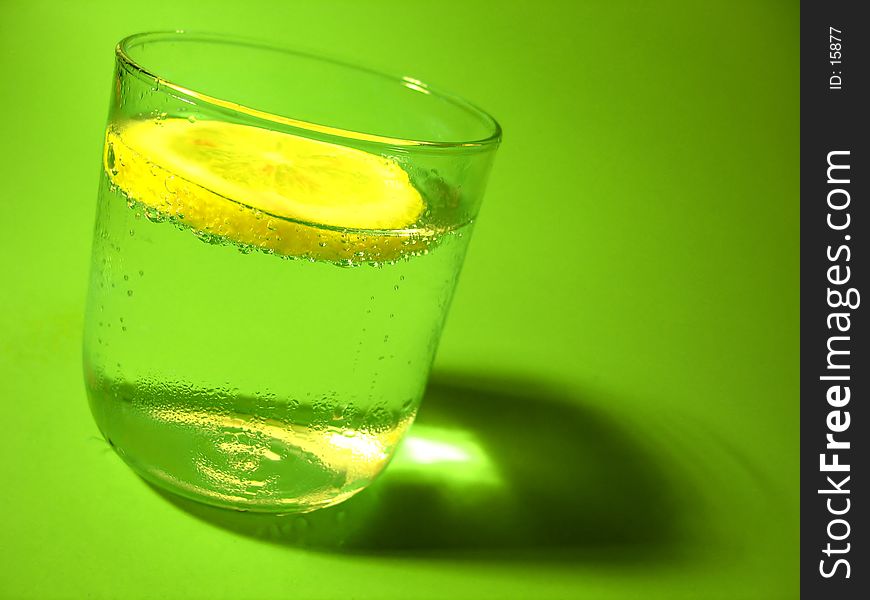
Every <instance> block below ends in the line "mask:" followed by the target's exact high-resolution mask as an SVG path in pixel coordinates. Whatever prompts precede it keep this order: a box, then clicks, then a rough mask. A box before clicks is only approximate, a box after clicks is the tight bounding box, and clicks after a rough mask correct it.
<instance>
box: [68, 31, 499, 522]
mask: <svg viewBox="0 0 870 600" xmlns="http://www.w3.org/2000/svg"><path fill="white" fill-rule="evenodd" d="M500 137H501V131H500V128H499V126H498V124H497V123H496V122H495V120H493V119H492V117H490V116H489V115H487V114H486V113H485V112H483V111H481V110H479V109H477V108H475V107H474V106H472V105H471V104H469V103H467V102H465V101H464V100H461V99H459V98H458V97H456V96H453V95H450V94H447V93H444V92H441V91H439V90H435V89H432V88H431V87H429V86H427V85H426V84H424V83H422V82H420V81H418V80H416V79H411V78H408V77H391V76H386V75H382V74H379V73H376V72H373V71H370V70H366V69H362V68H358V67H354V66H351V65H348V64H345V63H342V62H339V61H335V60H329V59H324V58H319V57H315V56H311V55H308V54H305V53H301V52H295V51H289V50H284V49H279V48H273V47H269V46H266V45H263V44H260V43H257V42H250V41H246V40H238V39H228V38H225V37H222V36H214V35H199V34H189V33H147V34H140V35H134V36H132V37H129V38H126V39H125V40H123V41H122V42H121V43H120V44H119V45H118V46H117V49H116V70H115V77H114V88H113V94H112V101H111V108H110V112H109V119H108V126H107V128H106V132H105V148H104V152H103V169H102V176H101V182H100V190H99V200H98V202H99V205H98V210H97V220H96V228H95V233H94V242H93V259H92V270H91V278H90V287H89V294H88V304H87V315H86V325H85V336H84V374H85V383H86V387H87V391H88V397H89V401H90V406H91V410H92V412H93V415H94V418H95V420H96V422H97V425H98V426H99V428H100V430H101V432H102V434H103V435H104V436H105V438H106V440H108V441H109V443H110V444H111V445H112V446H113V447H114V448H115V450H116V451H117V453H118V454H119V455H120V456H121V457H122V458H123V459H124V460H125V461H126V462H127V463H128V464H129V465H130V466H131V467H132V468H133V469H134V470H135V471H136V472H137V473H138V474H139V475H141V476H142V477H144V478H145V479H146V480H148V481H150V482H152V483H154V484H156V485H158V486H160V487H162V488H165V489H167V490H170V491H172V492H175V493H178V494H181V495H183V496H187V497H189V498H192V499H195V500H199V501H202V502H206V503H209V504H213V505H217V506H223V507H229V508H235V509H240V510H257V511H275V512H293V511H308V510H313V509H316V508H319V507H323V506H329V505H332V504H336V503H338V502H341V501H342V500H344V499H346V498H349V497H350V496H352V495H353V494H355V493H356V492H358V491H360V490H361V489H363V488H364V487H365V486H366V485H367V484H369V483H370V482H371V481H372V479H373V478H374V477H375V476H377V474H378V473H379V472H381V471H382V470H383V469H384V467H385V466H386V465H387V463H388V462H389V460H390V457H391V456H392V454H393V452H394V451H395V448H396V445H397V444H398V443H399V441H400V440H401V438H402V436H403V434H404V433H405V432H406V431H407V429H408V427H409V426H410V424H411V422H412V421H413V419H414V415H415V414H416V411H417V407H418V405H419V403H420V398H421V396H422V393H423V390H424V387H425V384H426V379H427V376H428V372H429V369H430V365H431V362H432V359H433V355H434V353H435V349H436V346H437V343H438V338H439V336H440V332H441V327H442V324H443V321H444V317H445V314H446V312H447V308H448V305H449V304H450V298H451V295H452V293H453V289H454V286H455V284H456V280H457V277H458V275H459V272H460V268H461V266H462V261H463V258H464V255H465V251H466V247H467V245H468V240H469V237H470V234H471V229H472V223H473V221H474V219H475V216H476V215H477V212H478V208H479V206H480V202H481V198H482V196H483V191H484V185H485V182H486V179H487V175H488V172H489V170H490V166H491V164H492V160H493V157H494V154H495V151H496V148H497V147H498V144H499V141H500Z"/></svg>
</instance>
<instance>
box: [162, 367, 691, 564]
mask: <svg viewBox="0 0 870 600" xmlns="http://www.w3.org/2000/svg"><path fill="white" fill-rule="evenodd" d="M660 460H661V459H656V458H654V457H653V456H651V455H650V453H649V452H648V450H646V449H645V448H644V447H643V446H642V444H641V443H640V442H638V441H637V440H636V439H634V438H633V436H632V435H631V434H630V433H629V432H628V431H627V430H626V429H625V428H623V427H621V426H620V425H619V423H617V422H615V421H613V420H611V419H609V418H608V417H606V416H605V415H604V414H603V413H602V412H600V411H598V410H596V409H594V408H593V407H592V406H591V404H590V403H589V402H584V401H583V400H582V399H578V398H571V397H566V396H565V395H563V394H560V393H559V392H557V391H555V390H554V389H553V388H549V387H548V386H546V385H544V384H542V383H540V382H535V381H528V380H518V379H515V378H510V377H505V378H496V377H475V376H471V375H458V374H435V375H433V377H432V379H431V381H430V384H429V387H428V389H427V392H426V397H425V399H424V401H423V404H422V408H421V411H420V414H419V416H418V418H417V421H416V422H415V424H414V425H413V427H412V429H411V431H410V433H409V434H408V437H407V438H406V440H405V441H404V443H403V445H402V447H401V448H400V449H399V451H398V452H397V455H396V457H395V459H394V460H393V463H392V464H391V465H390V466H389V468H388V469H387V470H386V472H384V474H383V475H381V477H380V478H379V479H378V480H377V481H376V482H375V483H374V484H372V485H371V487H370V488H369V489H367V490H365V491H364V492H362V493H361V494H359V495H358V496H355V497H354V498H351V499H350V500H348V501H346V502H344V503H343V504H340V505H338V506H335V507H332V508H327V509H323V510H319V511H316V512H313V513H309V514H303V515H270V514H256V513H244V512H234V511H229V510H224V509H219V508H213V507H210V506H206V505H203V504H199V503H196V502H192V501H189V500H187V499H184V498H181V497H178V496H175V495H173V494H169V493H167V492H163V491H162V490H160V489H158V488H153V489H154V490H155V491H156V492H157V493H159V494H160V495H161V496H163V497H164V498H165V499H166V500H168V501H169V502H171V503H172V504H174V505H175V506H177V507H178V508H180V509H182V510H184V511H185V512H187V513H190V514H191V515H193V516H195V517H197V518H199V519H202V520H204V521H207V522H209V523H211V524H213V525H216V526H219V527H222V528H225V529H229V530H231V531H234V532H237V533H240V534H243V535H247V536H252V537H255V538H258V539H262V540H265V541H269V542H273V543H279V544H286V545H291V546H294V547H303V548H311V549H316V550H324V551H332V552H335V551H339V552H346V553H363V554H388V555H403V556H421V555H425V556H426V557H430V558H435V557H446V558H449V557H456V556H457V555H461V556H462V557H463V558H468V557H478V558H488V557H490V558H495V557H498V558H499V559H511V558H516V559H522V558H528V557H534V556H540V555H541V552H542V551H546V555H547V557H548V559H552V558H554V557H562V558H565V559H569V560H573V559H577V558H582V559H583V560H604V561H615V560H619V561H623V560H634V559H637V560H650V559H666V558H668V557H670V556H672V555H673V554H674V553H675V552H678V551H679V549H680V547H681V544H680V542H681V539H682V537H683V536H682V534H681V532H682V527H681V517H682V515H684V514H685V512H686V510H685V509H686V506H685V503H687V502H688V500H687V494H686V492H687V490H686V486H685V482H679V481H675V480H674V477H675V475H674V473H675V470H674V469H673V468H671V467H669V466H668V465H664V464H661V463H660V462H659V461H660Z"/></svg>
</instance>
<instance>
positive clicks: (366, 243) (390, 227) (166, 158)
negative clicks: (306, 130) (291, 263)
mask: <svg viewBox="0 0 870 600" xmlns="http://www.w3.org/2000/svg"><path fill="white" fill-rule="evenodd" d="M104 165H105V168H106V173H107V174H108V175H109V177H110V179H111V181H112V183H113V184H115V185H116V186H118V187H119V188H120V189H121V190H123V192H124V193H125V194H126V195H127V196H128V197H129V198H131V199H133V200H135V201H138V202H140V203H142V204H144V205H146V207H150V208H152V209H155V210H157V211H158V212H159V213H160V214H161V215H163V216H166V217H170V218H174V219H177V220H178V221H181V222H182V223H184V224H186V225H188V226H190V227H192V228H193V229H195V230H197V231H200V232H203V233H206V234H212V235H216V236H221V237H224V238H228V239H230V240H233V241H235V242H239V243H241V244H244V245H252V246H256V247H259V248H261V249H263V250H267V251H271V252H275V253H278V254H282V255H286V256H294V257H307V258H314V259H323V260H332V261H344V262H346V261H355V260H359V261H386V260H394V259H396V258H399V257H400V256H402V255H404V254H408V253H414V252H416V251H419V250H421V249H422V248H423V245H424V244H425V243H427V241H428V240H429V239H431V236H432V232H431V231H424V230H422V229H419V228H414V224H415V223H416V221H417V220H418V218H419V217H420V215H421V214H422V212H423V210H424V208H425V203H424V201H423V198H422V197H421V195H420V193H419V192H418V191H417V189H416V188H415V187H414V186H413V184H412V183H411V181H410V178H409V177H408V173H407V172H405V170H404V169H402V167H401V166H400V165H399V164H398V163H396V162H395V161H393V160H391V159H389V158H384V157H382V156H378V155H375V154H371V153H368V152H363V151H361V150H357V149H354V148H348V147H345V146H339V145H336V144H330V143H326V142H322V141H318V140H312V139H308V138H304V137H299V136H295V135H290V134H286V133H280V132H276V131H270V130H267V129H261V128H257V127H250V126H246V125H238V124H235V123H226V122H221V121H190V120H188V119H178V118H169V119H160V120H156V119H155V120H139V121H129V122H127V123H124V124H122V125H115V126H112V127H110V128H109V129H108V130H107V132H106V145H105V151H104Z"/></svg>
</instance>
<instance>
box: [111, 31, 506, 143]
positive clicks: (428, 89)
mask: <svg viewBox="0 0 870 600" xmlns="http://www.w3.org/2000/svg"><path fill="white" fill-rule="evenodd" d="M166 40H175V41H193V40H207V41H211V42H217V43H221V44H227V45H241V46H248V47H250V48H255V49H261V50H268V51H272V52H280V53H283V54H289V55H293V56H296V57H300V58H304V59H309V60H314V61H320V62H324V63H330V64H332V65H334V66H338V67H342V68H346V69H352V70H354V71H357V72H359V73H364V74H366V75H369V76H372V77H378V78H380V79H383V80H386V81H390V82H392V83H395V84H396V85H401V86H404V87H406V88H408V89H411V90H413V91H415V92H420V93H423V94H426V95H431V96H434V97H436V98H438V99H440V100H443V101H446V102H449V103H451V104H453V105H454V106H456V107H457V108H460V109H463V110H465V111H466V112H468V113H470V114H472V115H474V116H475V117H476V118H478V119H479V120H480V121H481V122H482V123H485V124H486V127H487V129H488V130H489V135H487V136H485V137H483V138H480V139H474V140H460V141H436V140H425V139H414V138H402V137H392V136H386V135H381V134H376V133H368V132H364V131H355V130H352V129H344V128H341V127H335V126H331V125H327V124H323V123H315V122H312V121H306V120H304V119H296V118H293V117H290V116H285V115H281V114H277V113H274V112H269V111H265V110H260V109H258V108H255V107H253V106H247V105H243V104H239V103H237V102H232V101H229V100H223V99H221V98H217V97H215V96H212V95H209V94H205V93H203V92H198V91H196V90H193V89H190V88H187V87H185V86H184V85H182V84H181V83H179V82H175V81H169V80H167V79H164V78H163V77H161V76H160V75H159V74H157V73H155V72H154V70H151V69H148V68H146V67H144V66H143V65H141V64H139V63H138V62H137V61H136V60H135V59H134V58H133V57H132V56H131V53H130V50H131V49H132V48H133V47H135V46H136V45H138V44H141V43H146V42H149V41H166ZM115 56H116V58H117V59H118V61H119V62H120V63H121V64H122V65H123V66H125V67H126V68H127V69H128V70H132V71H133V72H134V73H136V74H138V75H140V76H144V77H146V78H148V79H149V80H152V81H153V82H154V83H155V84H157V85H158V86H163V87H166V88H169V89H171V90H172V91H173V92H174V93H177V94H180V95H181V96H182V98H183V99H188V100H191V101H195V102H197V103H205V104H209V105H211V106H213V107H216V108H218V109H221V110H222V111H229V112H232V113H236V114H243V115H246V116H249V117H255V118H257V119H259V120H263V121H267V122H271V123H275V124H279V125H283V126H285V127H292V128H293V129H296V130H302V131H305V132H310V133H315V134H319V135H325V136H329V137H331V138H337V139H343V140H353V141H358V142H368V143H374V144H377V145H381V146H390V147H396V146H398V147H402V148H409V147H411V148H417V149H433V150H441V149H467V150H472V149H483V148H487V147H491V146H492V147H494V146H497V145H498V144H499V143H500V142H501V137H502V129H501V125H499V123H498V121H497V120H496V119H495V118H494V117H493V116H492V115H490V114H489V113H488V112H486V111H485V110H483V109H482V108H480V107H478V106H476V105H475V104H473V103H471V102H469V101H467V100H465V99H464V98H462V97H461V96H458V95H456V94H453V93H450V92H447V91H444V90H442V89H440V88H437V87H432V86H430V85H428V84H427V83H424V82H423V81H420V80H419V79H416V78H413V77H410V76H403V75H392V74H390V73H385V72H383V71H379V70H376V69H372V68H369V67H365V66H362V65H358V64H355V63H352V62H348V61H346V60H343V59H339V58H334V57H332V56H329V55H326V54H321V53H315V52H312V51H308V50H302V49H296V48H292V47H287V46H281V45H276V44H272V43H270V42H265V41H261V40H257V39H253V38H246V37H239V36H234V35H225V34H220V33H211V32H196V31H188V30H175V31H171V30H165V31H148V32H142V33H135V34H133V35H129V36H126V37H124V38H123V39H121V41H119V42H118V44H117V45H116V46H115Z"/></svg>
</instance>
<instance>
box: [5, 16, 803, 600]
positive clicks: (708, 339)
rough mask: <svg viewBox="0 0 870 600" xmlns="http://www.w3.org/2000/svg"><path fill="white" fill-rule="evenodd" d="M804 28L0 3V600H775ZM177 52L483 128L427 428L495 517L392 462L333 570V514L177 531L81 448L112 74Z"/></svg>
mask: <svg viewBox="0 0 870 600" xmlns="http://www.w3.org/2000/svg"><path fill="white" fill-rule="evenodd" d="M798 24H799V11H798V3H797V2H772V1H768V2H746V1H733V0H732V1H726V0H717V1H710V2H691V1H688V0H682V1H660V2H650V1H637V2H626V1H592V2H571V3H547V2H529V3H525V2H523V3H521V2H516V3H513V2H503V3H493V2H469V1H467V0H466V1H450V2H445V1H439V2H416V3H412V2H408V1H407V0H405V1H400V2H356V1H349V2H323V3H321V2H312V1H308V2H262V1H260V2H258V1H249V2H245V3H241V2H238V3H236V2H234V3H231V2H209V3H196V2H187V1H179V0H175V1H171V2H163V1H159V0H152V1H149V2H44V1H42V2H40V1H28V2H23V1H22V2H17V1H13V2H10V0H0V72H2V75H3V86H2V91H0V114H2V116H3V119H2V126H0V127H2V137H0V181H2V182H3V189H2V193H0V201H2V209H3V210H2V213H0V215H2V218H0V240H2V241H0V244H2V248H0V250H2V252H0V266H2V280H0V286H2V291H0V402H2V409H3V414H4V415H5V417H4V418H5V419H6V421H5V426H4V428H3V433H2V437H0V451H2V459H0V481H2V486H3V491H2V493H0V507H2V509H3V520H4V525H3V527H2V528H0V597H4V598H5V597H10V598H12V597H27V598H53V597H69V598H139V597H159V598H176V597H179V598H224V597H226V598H272V597H275V598H278V597H281V598H285V597H286V598H360V599H362V598H449V597H455V598H475V599H483V598H499V599H506V598H636V597H643V598H669V599H672V598H765V599H775V598H790V597H796V596H797V593H798V592H797V590H798V550H799V524H798V515H799V504H798V481H799V474H798V467H799V461H798V423H799V416H798V351H799V330H798V312H799V291H798V283H799V274H798V267H799V259H798V245H799V232H798V224H799V221H798V198H799V194H798V152H799V124H798V117H799V95H798V84H799V50H798ZM175 28H189V29H198V30H212V31H222V32H232V33H237V34H242V35H249V36H255V37H260V38H265V39H271V40H276V41H279V42H283V43H285V44H289V45H293V46H297V47H303V48H308V49H312V50H320V51H325V52H327V53H328V54H330V55H339V56H345V57H348V58H351V59H355V60H356V61H358V62H361V63H363V64H368V65H371V66H374V67H376V68H381V69H384V70H387V71H390V72H398V73H406V74H409V75H414V76H416V77H419V78H421V79H423V80H426V81H430V82H432V83H434V84H436V85H439V86H441V87H444V88H446V89H450V90H455V91H457V92H459V93H460V94H462V95H464V96H466V97H467V98H469V99H471V100H472V101H474V102H475V103H477V104H479V105H480V106H483V107H485V108H486V109H487V110H489V111H490V112H491V113H492V114H493V115H495V116H496V118H497V119H499V121H500V122H501V124H502V125H503V127H504V130H505V138H504V143H503V146H502V148H501V150H500V151H499V156H498V157H497V160H496V166H495V169H494V171H493V174H492V178H491V182H490V186H489V189H488V192H487V197H486V200H485V202H484V208H483V211H482V213H481V218H480V220H479V224H478V226H477V229H476V232H475V238H474V240H473V242H472V245H471V249H470V253H469V256H468V259H467V262H466V268H465V271H464V273H463V277H462V280H461V282H460V286H459V289H458V292H457V295H456V298H455V300H454V303H453V308H452V313H451V316H450V319H449V320H448V324H447V327H446V330H445V332H444V338H443V341H442V344H441V348H440V351H439V355H438V359H437V361H436V366H435V385H434V386H433V389H432V393H431V394H430V396H431V397H429V398H427V399H426V400H425V401H424V406H425V407H426V408H424V411H423V413H422V414H421V422H424V421H425V420H426V419H428V418H430V417H431V418H432V419H435V421H437V420H438V419H442V420H443V419H448V420H449V419H454V420H455V421H456V422H457V423H460V424H465V425H466V426H467V430H468V431H469V432H471V433H470V435H471V434H473V435H476V436H477V437H478V438H479V439H480V440H483V442H486V443H483V442H482V446H481V447H482V448H483V450H482V451H486V452H488V460H489V461H490V463H491V464H493V465H495V467H496V468H498V469H500V472H501V473H502V475H503V476H504V481H505V484H504V486H503V487H502V488H500V489H499V490H497V491H496V492H493V491H492V490H490V491H488V492H486V493H482V492H480V488H479V487H478V488H475V487H474V485H473V482H472V483H471V484H467V482H466V483H463V480H462V471H461V468H460V467H457V468H455V469H450V468H448V469H442V471H440V472H439V471H437V469H435V470H431V469H430V470H429V471H426V468H425V465H424V466H420V471H419V472H418V473H416V474H414V471H413V469H410V470H409V469H408V468H406V467H407V465H408V461H409V459H408V457H404V458H403V457H400V461H399V462H398V463H397V465H394V466H399V465H402V464H404V465H405V467H402V468H397V469H395V472H392V470H391V471H388V473H387V474H386V475H385V477H384V478H383V480H382V481H381V482H379V484H378V485H377V486H376V488H375V489H373V490H372V491H370V492H367V493H366V494H363V495H361V496H360V497H359V500H360V501H359V502H356V504H354V505H348V507H347V508H346V510H344V509H343V510H344V512H341V513H335V512H334V513H332V514H333V515H338V517H336V518H340V520H342V523H345V524H344V525H342V526H343V527H347V525H346V520H348V519H349V521H350V522H351V523H354V519H356V524H355V525H354V526H358V527H360V528H361V529H360V531H362V533H357V534H356V535H357V537H356V538H355V539H356V542H354V543H351V544H350V545H345V546H344V547H338V543H339V542H341V540H339V541H338V542H336V543H335V544H332V542H331V541H329V540H328V539H327V540H326V541H324V540H323V539H322V538H324V536H325V537H326V538H328V537H329V534H331V532H332V530H331V529H330V525H329V523H328V522H327V521H328V520H327V517H328V516H329V514H327V517H323V516H317V515H316V514H315V515H313V516H312V517H311V518H309V519H308V520H305V519H289V520H286V522H281V521H280V520H274V519H272V520H270V519H266V518H249V519H245V518H244V516H242V518H239V516H238V515H232V514H229V515H225V514H215V513H214V512H212V511H209V510H205V509H199V508H196V507H193V506H189V505H185V504H182V503H179V502H177V501H171V500H169V499H167V498H165V497H164V496H163V495H161V494H158V493H156V492H155V491H154V490H152V489H151V488H150V487H148V486H147V485H145V484H144V483H142V482H141V481H140V480H139V479H138V478H136V477H135V476H134V475H133V473H132V472H131V471H129V470H128V469H127V468H126V467H124V466H123V465H122V463H121V462H120V460H118V459H117V458H116V457H115V455H114V454H113V453H112V452H111V450H109V449H108V447H107V446H106V444H105V443H104V442H103V441H102V440H101V439H100V438H99V435H98V432H97V430H96V427H95V426H94V425H93V423H92V420H91V417H90V414H89V412H88V408H87V403H86V400H85V395H84V389H83V385H82V378H81V372H80V339H81V327H82V313H83V305H84V297H85V291H86V285H87V272H88V267H89V251H90V242H91V239H90V238H91V230H92V226H93V219H94V208H95V196H96V188H97V183H98V175H99V171H98V169H99V153H100V144H101V137H102V129H103V124H104V121H105V116H106V109H107V106H108V101H109V91H110V81H111V74H112V60H113V55H112V48H113V45H114V43H115V42H116V41H117V40H118V39H120V38H121V37H122V36H124V35H127V34H129V33H133V32H137V31H144V30H153V29H175ZM427 410H428V411H429V412H428V413H427ZM439 411H441V413H443V414H441V413H439ZM445 415H446V416H445ZM402 461H404V463H403V462H402ZM409 473H410V474H409ZM454 475H455V477H454ZM409 477H410V479H408V478H409ZM451 477H453V478H452V479H451ZM403 478H404V479H403ZM439 478H440V479H439ZM409 482H410V483H409ZM466 484H467V485H469V486H471V487H469V488H468V489H467V490H463V488H462V486H463V485H466ZM445 490H452V491H449V493H448V492H446V491H445ZM487 494H489V496H487ZM493 494H498V495H499V496H498V497H496V496H494V495H493ZM352 502H354V501H352ZM505 502H514V506H515V507H518V509H517V511H516V512H515V513H511V514H512V515H513V516H511V517H510V518H507V519H506V518H502V517H500V516H499V515H493V514H490V513H491V511H488V510H487V506H490V505H493V506H504V505H505ZM516 515H520V516H519V517H518V518H515V517H516ZM300 531H301V532H303V533H300Z"/></svg>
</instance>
